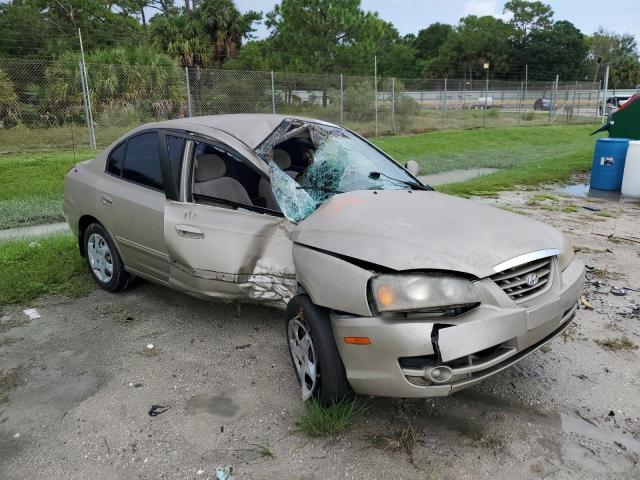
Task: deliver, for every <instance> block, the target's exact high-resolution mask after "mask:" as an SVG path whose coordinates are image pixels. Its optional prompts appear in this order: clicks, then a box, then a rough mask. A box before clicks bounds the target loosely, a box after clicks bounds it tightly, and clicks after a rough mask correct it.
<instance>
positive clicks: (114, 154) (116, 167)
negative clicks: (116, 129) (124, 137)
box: [107, 142, 127, 176]
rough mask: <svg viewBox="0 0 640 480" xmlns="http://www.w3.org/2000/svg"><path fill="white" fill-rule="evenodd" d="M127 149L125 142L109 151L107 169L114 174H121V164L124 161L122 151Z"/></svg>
mask: <svg viewBox="0 0 640 480" xmlns="http://www.w3.org/2000/svg"><path fill="white" fill-rule="evenodd" d="M126 150H127V142H125V143H123V144H122V145H119V146H117V147H116V148H114V149H113V150H112V151H111V155H109V161H108V162H107V171H108V172H111V173H113V174H114V175H117V176H120V175H122V164H123V163H124V153H125V151H126Z"/></svg>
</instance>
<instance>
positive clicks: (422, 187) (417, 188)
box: [369, 171, 432, 191]
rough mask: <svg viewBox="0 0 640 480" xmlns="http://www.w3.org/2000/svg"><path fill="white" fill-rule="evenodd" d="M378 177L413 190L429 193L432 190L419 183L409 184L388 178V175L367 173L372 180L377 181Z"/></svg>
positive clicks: (405, 181) (408, 182)
mask: <svg viewBox="0 0 640 480" xmlns="http://www.w3.org/2000/svg"><path fill="white" fill-rule="evenodd" d="M380 177H387V178H388V179H389V180H393V181H394V182H398V183H402V184H403V185H407V186H408V187H411V188H413V189H415V190H427V191H431V190H432V189H431V188H429V187H425V186H424V185H420V184H419V183H416V182H410V181H408V180H400V179H399V178H393V177H390V176H389V175H385V174H384V173H382V172H375V171H374V172H369V178H370V179H372V180H379V179H380Z"/></svg>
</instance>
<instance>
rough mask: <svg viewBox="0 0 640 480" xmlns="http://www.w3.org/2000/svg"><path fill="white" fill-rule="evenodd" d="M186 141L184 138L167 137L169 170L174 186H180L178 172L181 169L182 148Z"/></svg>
mask: <svg viewBox="0 0 640 480" xmlns="http://www.w3.org/2000/svg"><path fill="white" fill-rule="evenodd" d="M185 144H186V140H185V139H184V138H179V137H172V136H171V135H167V152H168V154H169V166H170V168H171V175H172V176H173V178H174V180H175V181H176V184H177V185H179V184H180V170H181V167H182V154H183V152H184V146H185Z"/></svg>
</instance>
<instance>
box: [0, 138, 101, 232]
mask: <svg viewBox="0 0 640 480" xmlns="http://www.w3.org/2000/svg"><path fill="white" fill-rule="evenodd" d="M93 155H94V153H93V152H92V151H91V150H87V149H83V150H80V151H76V152H75V154H74V153H73V152H50V153H23V154H10V155H4V156H0V229H3V228H12V227H20V226H27V225H38V224H42V223H52V222H56V221H62V220H64V218H63V216H62V179H63V177H64V175H65V173H66V172H67V171H68V170H69V168H70V167H71V166H72V165H74V164H75V163H77V162H80V161H82V160H86V159H88V158H91V157H92V156H93Z"/></svg>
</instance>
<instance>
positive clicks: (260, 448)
mask: <svg viewBox="0 0 640 480" xmlns="http://www.w3.org/2000/svg"><path fill="white" fill-rule="evenodd" d="M256 453H257V454H258V455H260V456H261V457H262V458H273V457H274V456H275V455H274V454H273V450H271V447H270V446H269V445H256Z"/></svg>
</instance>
